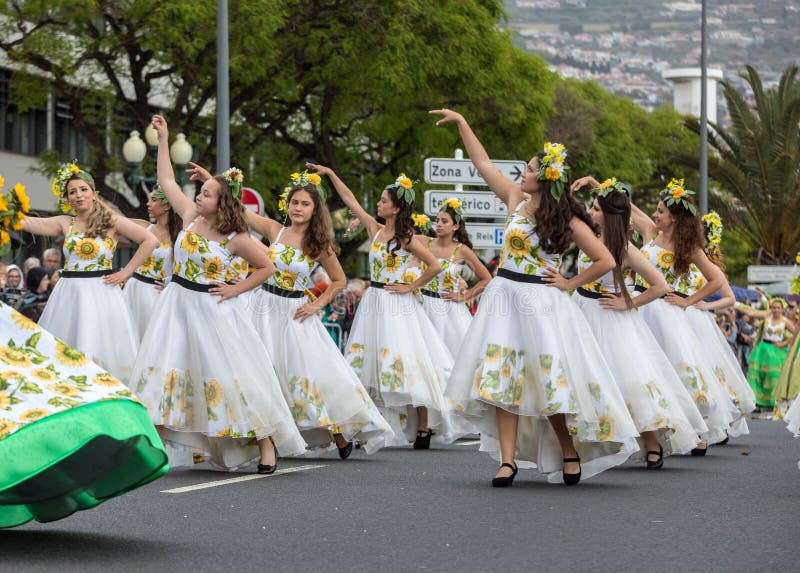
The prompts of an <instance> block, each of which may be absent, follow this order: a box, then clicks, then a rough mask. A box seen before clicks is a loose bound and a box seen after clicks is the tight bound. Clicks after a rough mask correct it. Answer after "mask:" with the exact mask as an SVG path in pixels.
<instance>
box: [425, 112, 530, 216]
mask: <svg viewBox="0 0 800 573" xmlns="http://www.w3.org/2000/svg"><path fill="white" fill-rule="evenodd" d="M428 113H430V114H433V115H441V116H442V118H441V119H440V120H438V121H437V122H436V125H443V124H445V123H455V124H456V125H457V126H458V133H459V135H460V136H461V141H463V142H464V147H466V148H467V155H469V158H470V160H471V161H472V164H473V165H474V166H475V167H476V168H477V170H478V172H479V173H480V174H481V177H483V180H484V181H486V184H487V185H488V186H489V188H490V189H491V190H492V191H494V194H495V195H497V196H498V197H499V198H500V200H501V201H503V203H505V204H506V205H507V206H508V208H509V211H511V209H512V208H513V207H516V206H517V204H518V203H519V202H520V201H522V199H523V195H522V190H521V189H520V187H519V185H518V184H516V183H514V182H513V181H512V180H511V179H509V178H508V177H506V176H505V175H503V174H502V173H500V170H499V169H498V168H497V167H495V166H494V163H492V160H491V159H490V158H489V154H488V153H486V150H485V149H484V148H483V144H482V143H481V142H480V141H479V140H478V138H477V137H476V136H475V133H473V131H472V128H471V127H470V126H469V124H468V123H467V120H466V119H464V116H463V115H461V114H460V113H458V112H455V111H452V110H450V109H434V110H431V111H430V112H428Z"/></svg>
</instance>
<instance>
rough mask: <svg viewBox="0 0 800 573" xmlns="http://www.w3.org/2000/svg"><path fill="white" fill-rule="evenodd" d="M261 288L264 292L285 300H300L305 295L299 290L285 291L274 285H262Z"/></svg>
mask: <svg viewBox="0 0 800 573" xmlns="http://www.w3.org/2000/svg"><path fill="white" fill-rule="evenodd" d="M261 288H263V289H264V290H265V291H267V292H269V293H272V294H275V295H278V296H282V297H285V298H302V297H304V296H305V293H304V292H303V291H301V290H286V289H285V288H281V287H277V286H275V285H269V284H267V283H264V284H262V285H261Z"/></svg>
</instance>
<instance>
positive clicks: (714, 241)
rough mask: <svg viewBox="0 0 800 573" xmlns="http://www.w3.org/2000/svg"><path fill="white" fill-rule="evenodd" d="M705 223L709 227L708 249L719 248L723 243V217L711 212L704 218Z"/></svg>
mask: <svg viewBox="0 0 800 573" xmlns="http://www.w3.org/2000/svg"><path fill="white" fill-rule="evenodd" d="M702 221H703V223H705V225H706V227H708V247H707V249H708V248H711V247H715V248H719V244H720V242H721V241H722V230H723V227H722V217H720V216H719V213H717V212H716V211H709V212H708V213H706V214H705V215H703V217H702Z"/></svg>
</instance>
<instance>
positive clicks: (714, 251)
mask: <svg viewBox="0 0 800 573" xmlns="http://www.w3.org/2000/svg"><path fill="white" fill-rule="evenodd" d="M701 221H702V219H701ZM702 224H703V237H705V239H706V256H707V257H708V260H709V261H711V262H712V263H714V264H715V265H717V266H718V267H719V269H720V270H721V271H722V272H723V273H724V272H725V256H724V255H723V254H722V249H720V248H719V245H715V244H713V243H712V242H711V227H710V226H709V224H708V222H706V221H702Z"/></svg>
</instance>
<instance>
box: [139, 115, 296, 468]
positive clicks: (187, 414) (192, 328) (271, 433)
mask: <svg viewBox="0 0 800 573" xmlns="http://www.w3.org/2000/svg"><path fill="white" fill-rule="evenodd" d="M153 127H154V128H155V129H156V131H157V132H158V182H159V184H160V185H161V188H162V189H163V190H164V195H165V196H166V197H167V200H168V201H169V203H170V205H171V206H172V208H173V209H174V210H175V212H176V213H177V214H178V215H179V216H180V217H181V219H182V220H183V221H184V228H183V230H181V232H180V234H179V235H178V237H177V238H176V240H175V263H174V267H173V273H174V274H173V275H172V279H171V280H170V282H169V284H168V285H167V287H166V288H165V289H164V291H163V292H162V293H161V294H160V295H159V297H158V299H159V300H158V304H157V305H156V308H155V310H154V311H153V316H152V318H151V320H150V324H149V326H148V327H147V331H146V332H145V335H144V339H143V340H142V345H141V350H140V351H139V356H138V357H137V359H136V364H135V366H134V369H133V374H132V383H133V384H134V386H135V388H136V392H137V394H138V395H139V397H140V398H141V399H142V401H143V402H144V403H145V404H146V405H147V408H148V411H149V412H150V416H151V418H152V420H153V422H154V423H155V424H156V425H157V426H159V427H160V433H161V437H162V439H164V441H165V442H167V444H168V445H169V446H172V448H173V449H172V450H171V451H170V461H171V463H172V465H183V464H186V465H190V464H191V463H192V455H191V454H193V453H200V454H202V455H203V456H204V457H205V458H206V459H207V460H208V461H209V462H210V463H211V464H212V465H213V466H215V467H218V468H222V469H226V470H233V469H236V468H238V467H241V466H243V465H245V464H248V463H250V462H251V461H253V460H256V459H259V457H260V462H259V464H258V473H263V474H269V473H272V472H274V471H275V468H276V467H277V461H276V451H275V447H276V446H277V448H278V449H279V450H280V453H281V455H293V454H298V453H301V452H303V451H305V442H304V441H303V439H302V437H301V436H300V434H299V432H298V431H297V427H296V426H295V424H294V420H293V419H292V415H291V412H289V407H288V406H287V405H286V401H285V400H284V398H283V394H282V393H281V388H280V384H279V382H278V379H277V377H276V376H275V372H274V368H273V365H272V362H271V361H270V359H269V354H268V352H267V349H266V348H265V347H264V345H263V344H262V343H261V341H260V340H259V336H258V333H257V332H256V330H255V328H254V327H253V324H252V322H251V321H250V318H249V317H248V316H247V314H246V312H245V310H244V308H245V306H244V305H242V304H241V303H240V302H237V301H236V300H235V297H237V296H238V295H241V294H243V293H245V292H247V291H248V290H251V289H254V288H256V287H258V286H259V285H261V284H262V283H263V282H264V281H265V280H266V279H267V277H268V276H269V275H270V274H271V273H272V272H273V271H274V268H275V267H274V266H273V265H272V263H271V262H270V261H269V259H268V258H267V255H266V253H265V252H264V251H263V250H262V249H261V248H260V247H259V245H258V243H256V241H254V240H253V239H252V237H250V234H249V233H248V232H247V222H246V219H245V207H244V206H243V205H242V203H241V202H240V201H239V199H238V193H239V192H240V186H241V171H238V170H235V169H231V170H229V171H228V172H226V174H225V175H218V176H216V177H213V178H211V179H209V180H208V181H206V182H205V183H203V185H202V187H201V188H200V191H199V192H198V194H197V197H196V199H195V201H191V200H190V199H189V198H188V197H186V195H184V194H183V191H182V190H181V188H180V186H179V185H178V184H177V183H176V181H175V175H174V173H173V171H172V164H171V163H170V158H169V149H168V131H167V124H166V122H165V121H164V118H163V117H161V116H160V115H156V116H154V117H153ZM235 256H240V257H242V258H244V259H245V260H246V261H247V262H248V263H250V264H251V265H253V267H254V269H255V270H254V271H253V273H252V274H251V275H250V276H248V277H247V278H246V279H244V280H242V281H240V282H238V283H236V284H234V285H229V284H225V283H222V282H221V279H222V277H223V276H224V273H225V269H226V267H227V266H228V265H229V264H230V262H231V260H232V259H233V257H235ZM231 299H234V300H231ZM253 439H255V440H256V441H257V444H258V448H255V447H254V446H252V445H251V442H252V441H253ZM273 443H274V446H273Z"/></svg>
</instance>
